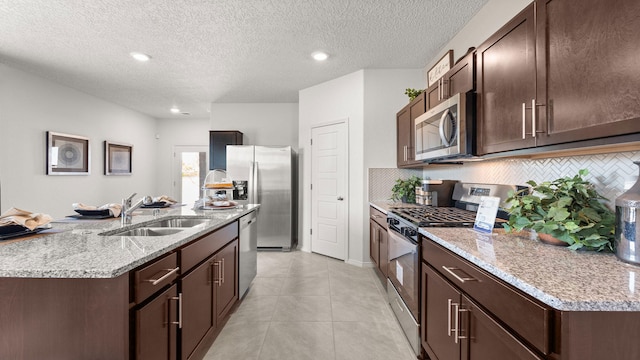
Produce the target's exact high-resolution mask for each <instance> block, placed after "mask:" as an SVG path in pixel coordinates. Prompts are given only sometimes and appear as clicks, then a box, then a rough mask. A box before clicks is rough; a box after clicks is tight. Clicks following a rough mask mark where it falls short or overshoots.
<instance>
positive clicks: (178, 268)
mask: <svg viewBox="0 0 640 360" xmlns="http://www.w3.org/2000/svg"><path fill="white" fill-rule="evenodd" d="M164 270H165V271H168V272H167V273H166V274H164V275H162V276H161V277H159V278H157V279H147V280H145V281H146V282H150V283H151V285H158V284H160V283H161V282H163V281H164V280H166V279H167V278H168V277H169V276H171V275H173V274H175V273H177V272H178V270H180V267H177V268H175V269H164Z"/></svg>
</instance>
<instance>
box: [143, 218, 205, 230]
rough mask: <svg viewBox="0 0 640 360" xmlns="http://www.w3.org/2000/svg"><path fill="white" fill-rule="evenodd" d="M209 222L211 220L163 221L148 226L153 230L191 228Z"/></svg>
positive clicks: (177, 219)
mask: <svg viewBox="0 0 640 360" xmlns="http://www.w3.org/2000/svg"><path fill="white" fill-rule="evenodd" d="M209 221H210V220H209V219H197V218H195V219H194V218H176V219H162V220H157V221H154V222H151V223H147V224H146V226H147V227H152V228H190V227H194V226H198V225H201V224H206V223H208V222H209Z"/></svg>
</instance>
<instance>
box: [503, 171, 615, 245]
mask: <svg viewBox="0 0 640 360" xmlns="http://www.w3.org/2000/svg"><path fill="white" fill-rule="evenodd" d="M587 174H588V171H587V170H586V169H582V170H580V171H579V172H578V175H576V176H574V177H563V178H560V179H557V180H554V181H545V182H542V183H540V184H537V183H536V182H535V181H532V180H531V181H528V182H527V184H529V185H531V187H532V189H531V190H533V191H532V192H531V193H530V194H529V193H528V189H525V190H521V191H518V192H515V193H511V194H509V197H508V198H507V199H506V200H505V208H506V209H507V211H508V212H509V214H510V216H509V222H508V223H507V224H504V225H503V226H504V228H505V229H506V231H507V232H511V231H521V230H523V229H531V230H535V231H536V233H538V236H539V237H540V235H541V234H548V235H550V236H551V237H553V238H555V239H558V240H560V241H562V242H564V243H566V244H567V245H569V249H571V250H577V249H586V250H595V251H602V250H607V251H611V250H613V247H614V240H615V214H614V213H613V212H612V211H611V210H610V209H609V208H607V207H606V206H605V205H604V204H603V203H602V200H606V199H605V198H604V197H603V196H602V195H600V194H598V192H597V191H596V190H595V189H594V186H593V184H591V183H590V182H588V181H586V180H584V178H583V177H584V176H586V175H587ZM543 237H544V236H543ZM543 241H545V240H544V239H543Z"/></svg>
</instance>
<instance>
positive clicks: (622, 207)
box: [615, 161, 640, 265]
mask: <svg viewBox="0 0 640 360" xmlns="http://www.w3.org/2000/svg"><path fill="white" fill-rule="evenodd" d="M633 163H634V164H636V165H638V166H640V161H634V162H633ZM639 209H640V178H639V179H638V181H637V182H636V183H635V184H634V185H633V186H632V187H631V188H630V189H629V190H627V191H626V192H625V193H623V194H622V195H620V196H618V197H617V198H616V241H615V248H616V256H617V257H618V258H619V259H620V260H622V261H624V262H628V263H632V264H637V265H640V246H638V243H637V242H636V240H637V239H640V226H639V225H638V219H637V215H638V212H639V211H638V210H639Z"/></svg>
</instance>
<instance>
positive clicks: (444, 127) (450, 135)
mask: <svg viewBox="0 0 640 360" xmlns="http://www.w3.org/2000/svg"><path fill="white" fill-rule="evenodd" d="M414 125H415V134H416V143H415V149H416V160H431V159H439V158H447V157H451V156H456V155H458V154H460V139H461V138H462V139H464V135H463V136H462V137H461V135H460V130H461V129H460V94H456V95H454V96H452V97H451V98H449V99H447V100H446V101H444V102H443V103H441V104H439V105H437V106H435V107H434V108H433V109H430V110H429V111H427V112H426V113H424V114H422V115H420V116H418V117H417V118H416V119H415V124H414Z"/></svg>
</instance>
